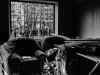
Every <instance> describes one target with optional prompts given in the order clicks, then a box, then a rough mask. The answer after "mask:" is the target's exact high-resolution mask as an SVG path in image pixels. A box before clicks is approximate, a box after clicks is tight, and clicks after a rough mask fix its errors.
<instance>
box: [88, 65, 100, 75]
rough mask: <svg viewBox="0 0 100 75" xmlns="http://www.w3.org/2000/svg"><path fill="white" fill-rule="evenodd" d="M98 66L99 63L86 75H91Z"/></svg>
mask: <svg viewBox="0 0 100 75" xmlns="http://www.w3.org/2000/svg"><path fill="white" fill-rule="evenodd" d="M99 64H100V63H97V64H96V65H95V67H94V68H93V69H92V71H91V72H90V73H89V74H88V75H91V74H92V73H93V71H94V70H95V69H96V68H97V67H98V65H99Z"/></svg>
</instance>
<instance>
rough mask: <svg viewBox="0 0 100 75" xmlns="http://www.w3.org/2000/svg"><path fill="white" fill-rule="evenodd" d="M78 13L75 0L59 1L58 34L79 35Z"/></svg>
mask: <svg viewBox="0 0 100 75" xmlns="http://www.w3.org/2000/svg"><path fill="white" fill-rule="evenodd" d="M78 14H79V13H78V12H77V3H76V1H75V0H64V1H62V0H61V1H60V2H59V23H58V24H59V29H58V30H59V34H60V35H64V36H67V37H71V38H72V37H76V36H79V15H78Z"/></svg>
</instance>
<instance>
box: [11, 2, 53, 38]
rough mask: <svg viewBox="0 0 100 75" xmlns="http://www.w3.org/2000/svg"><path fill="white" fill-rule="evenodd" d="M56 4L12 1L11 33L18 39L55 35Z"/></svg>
mask: <svg viewBox="0 0 100 75" xmlns="http://www.w3.org/2000/svg"><path fill="white" fill-rule="evenodd" d="M54 6H55V5H54V4H49V3H32V2H15V1H11V32H12V31H15V33H16V37H19V35H20V36H21V37H33V36H38V37H41V36H43V37H44V36H47V35H50V34H51V33H54V32H55V30H54V15H55V14H54Z"/></svg>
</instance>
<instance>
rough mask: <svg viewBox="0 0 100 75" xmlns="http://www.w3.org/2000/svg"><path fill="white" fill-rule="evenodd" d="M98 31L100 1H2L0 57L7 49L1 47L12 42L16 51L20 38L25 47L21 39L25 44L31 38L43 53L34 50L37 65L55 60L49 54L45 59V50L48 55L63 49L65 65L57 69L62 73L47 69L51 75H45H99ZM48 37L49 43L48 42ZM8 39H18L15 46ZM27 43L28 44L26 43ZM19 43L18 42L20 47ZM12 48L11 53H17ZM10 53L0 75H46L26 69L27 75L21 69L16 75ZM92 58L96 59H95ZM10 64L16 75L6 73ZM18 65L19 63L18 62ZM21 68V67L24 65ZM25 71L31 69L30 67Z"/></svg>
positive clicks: (0, 10) (99, 28) (99, 38)
mask: <svg viewBox="0 0 100 75" xmlns="http://www.w3.org/2000/svg"><path fill="white" fill-rule="evenodd" d="M99 32H100V0H2V1H0V35H1V36H0V50H1V51H0V56H2V50H4V49H6V48H5V46H4V45H6V44H5V43H7V47H8V44H9V43H10V42H12V43H13V44H14V47H15V48H16V49H17V46H15V45H17V43H18V40H20V38H21V39H23V41H22V44H23V46H27V45H25V42H24V40H26V41H27V39H26V38H28V39H30V40H31V41H33V42H34V40H32V39H36V41H37V42H38V45H39V47H41V48H38V47H37V45H36V44H37V43H35V45H36V48H37V49H38V50H40V49H41V50H42V51H41V50H40V51H36V52H37V55H36V58H37V59H36V63H38V62H43V63H44V62H46V63H47V59H48V62H50V61H54V60H51V59H54V57H55V54H54V55H52V54H53V53H51V56H50V57H48V56H49V55H48V54H47V56H45V55H46V52H47V51H46V50H50V51H51V52H53V50H56V48H57V49H58V48H60V49H61V50H62V49H63V48H64V49H65V51H63V50H62V51H63V52H62V53H63V55H64V57H62V59H63V60H64V62H63V65H62V66H61V67H60V72H61V73H58V72H55V71H53V72H52V71H51V70H50V74H48V75H100V72H99V70H100V66H99V63H100V59H99V56H100V54H99V52H100V51H99V49H100V34H99ZM49 36H50V38H51V40H48V37H49ZM52 36H55V37H54V38H55V39H53V40H52ZM57 36H58V37H60V38H63V40H64V41H63V42H64V43H63V42H62V41H60V40H61V39H59V38H57ZM45 37H47V39H44V38H45ZM18 38H19V39H18ZM11 39H17V43H15V41H14V42H13V41H11ZM9 40H10V41H9ZM41 40H42V41H41ZM51 41H53V45H54V46H53V45H52V46H51V44H52V43H51ZM54 41H55V42H56V43H55V42H54ZM59 41H60V42H59ZM44 42H45V44H44ZM26 43H27V44H28V42H26ZM70 43H71V44H70ZM22 44H21V42H20V46H21V45H22ZM30 44H31V45H32V44H33V43H31V42H30ZM11 45H12V44H11ZM28 45H29V44H28ZM31 45H30V46H31ZM59 45H60V46H59ZM21 47H22V46H21ZM21 47H20V48H21ZM27 47H28V46H27ZM44 47H45V48H44ZM54 47H55V48H54ZM62 47H63V48H62ZM15 48H13V50H16V49H15ZM25 48H26V47H25ZM25 48H24V50H25ZM32 48H33V47H32ZM36 48H35V49H36ZM11 49H12V48H11ZM18 49H19V48H18ZM26 49H29V48H26ZM30 49H31V47H30ZM51 49H53V50H51ZM24 50H23V51H22V52H20V51H21V50H20V49H19V55H20V53H22V55H21V56H20V57H21V58H22V60H23V59H24V57H22V56H25V54H24V55H23V53H24ZM6 51H7V50H6ZM13 52H14V51H13ZM17 52H18V51H17ZM27 52H28V51H26V54H27ZM31 52H32V51H31ZM31 52H30V53H31ZM48 52H49V51H48ZM64 52H65V53H64ZM4 53H6V52H4ZM9 53H11V52H10V51H8V55H9ZM15 53H16V51H15ZM34 53H35V52H34ZM55 53H56V51H55ZM6 54H7V53H6ZM11 54H12V55H9V56H10V57H9V59H8V60H7V61H4V63H3V64H0V65H1V66H2V65H3V68H4V69H3V68H2V67H1V68H0V75H25V74H26V75H29V74H30V75H46V74H34V73H33V72H32V73H30V71H31V70H30V71H28V70H26V71H28V72H27V73H26V72H25V73H24V70H23V69H21V70H22V71H23V72H20V73H16V72H17V71H18V72H19V69H18V68H19V67H18V66H14V65H12V64H13V63H15V64H16V60H13V59H12V57H14V56H13V53H11ZM60 54H61V53H60ZM58 55H59V53H58ZM88 55H89V56H90V57H89V56H88ZM28 56H30V55H28ZM91 56H96V58H95V57H91ZM15 57H16V56H15ZM40 57H41V58H40ZM97 57H98V58H97ZM10 58H11V59H10ZM17 58H19V57H17ZM28 58H32V57H27V59H28ZM0 60H2V61H3V58H2V57H0ZM12 60H13V61H12ZM32 60H33V58H32ZM34 60H35V58H34ZM38 60H39V61H38ZM9 61H10V62H13V63H10V65H11V66H12V67H17V69H16V68H13V69H14V70H13V71H14V72H15V71H16V72H15V73H13V71H10V70H9V66H8V65H9V64H8V62H9ZM23 61H24V60H23ZM23 61H21V62H23ZM55 61H56V58H55ZM5 62H6V63H5ZM17 62H18V63H19V59H18V61H17ZM33 62H34V61H33ZM0 63H1V61H0ZM36 63H35V64H36ZM43 63H42V64H41V63H38V64H41V65H42V66H43V65H44V64H43ZM49 64H51V63H49ZM21 65H22V67H23V64H21ZM24 65H26V63H24ZM41 65H40V66H39V65H38V67H42V66H41ZM30 66H31V65H30ZM35 67H36V66H35ZM62 67H64V68H62ZM25 68H27V67H25ZM28 68H29V69H30V67H28ZM33 68H34V67H33ZM33 68H32V69H33ZM11 69H12V68H11ZM41 70H42V68H41V69H40V70H36V72H39V71H41ZM46 70H47V69H46ZM46 70H45V72H46ZM53 70H54V69H53ZM42 71H43V70H42ZM57 71H58V68H57ZM41 73H43V72H41ZM48 73H49V72H48Z"/></svg>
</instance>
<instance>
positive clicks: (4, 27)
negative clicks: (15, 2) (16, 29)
mask: <svg viewBox="0 0 100 75" xmlns="http://www.w3.org/2000/svg"><path fill="white" fill-rule="evenodd" d="M8 36H9V20H8V0H2V1H0V42H1V43H3V42H5V41H7V39H8ZM1 43H0V44H1Z"/></svg>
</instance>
